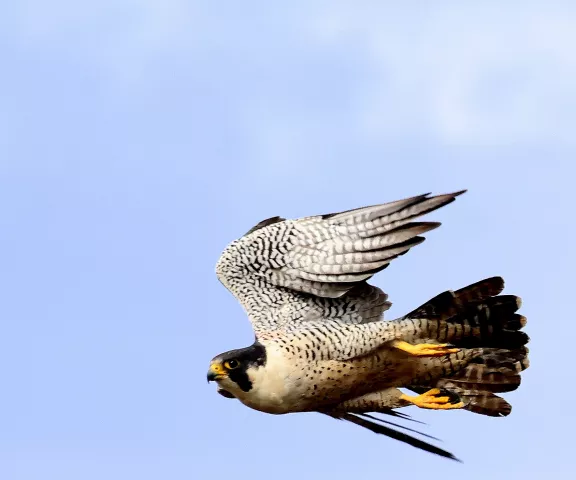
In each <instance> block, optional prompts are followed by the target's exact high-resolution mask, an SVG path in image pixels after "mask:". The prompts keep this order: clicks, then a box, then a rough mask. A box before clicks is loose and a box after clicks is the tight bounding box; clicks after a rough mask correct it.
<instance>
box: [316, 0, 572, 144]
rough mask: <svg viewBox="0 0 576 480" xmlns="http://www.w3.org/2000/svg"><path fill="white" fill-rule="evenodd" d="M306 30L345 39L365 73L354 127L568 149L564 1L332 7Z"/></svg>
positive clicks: (333, 41) (568, 27)
mask: <svg viewBox="0 0 576 480" xmlns="http://www.w3.org/2000/svg"><path fill="white" fill-rule="evenodd" d="M338 5H339V6H338V7H337V8H331V9H327V10H326V12H325V14H324V15H323V16H321V17H319V18H318V19H317V22H316V23H315V24H314V25H313V27H312V28H313V31H315V32H316V34H317V38H318V40H319V41H322V42H325V43H326V44H328V45H332V46H333V48H339V47H341V46H342V45H344V44H350V43H351V42H352V43H354V44H355V45H357V48H358V51H359V54H363V55H365V56H366V58H367V61H368V62H370V63H371V65H372V68H373V72H374V74H373V77H372V78H371V79H369V80H367V84H366V85H364V86H363V88H362V90H361V91H358V92H356V102H357V109H358V112H357V113H358V120H359V125H360V128H361V129H362V130H363V131H364V132H366V133H368V134H371V135H374V136H379V137H381V136H383V135H384V136H389V135H390V136H395V135H405V134H409V132H411V131H412V130H413V129H414V128H415V127H417V128H423V129H424V130H425V131H426V132H427V134H428V135H430V136H432V137H435V138H436V139H437V140H439V141H442V142H447V143H456V144H459V143H479V144H484V143H487V144H493V143H496V144H497V143H510V142H517V141H528V142H532V141H536V142H538V141H555V142H562V143H566V142H568V143H574V134H573V128H574V126H575V125H576V109H575V108H574V107H576V102H575V98H576V56H574V54H573V51H574V50H573V46H574V45H575V44H576V31H575V30H574V28H573V26H574V20H575V17H576V7H575V6H574V5H573V4H569V3H566V4H564V5H556V6H554V5H552V4H550V5H544V4H542V3H540V4H539V5H538V6H535V5H534V4H530V3H526V2H522V3H516V2H514V3H502V2H482V3H475V4H471V3H466V4H463V3H454V2H435V4H434V6H428V7H427V8H425V7H424V8H422V9H421V10H420V12H418V10H417V9H409V8H402V9H398V8H389V7H386V6H381V4H380V3H379V2H369V3H367V2H364V3H360V4H354V6H352V5H351V4H350V3H347V2H340V3H339V4H338Z"/></svg>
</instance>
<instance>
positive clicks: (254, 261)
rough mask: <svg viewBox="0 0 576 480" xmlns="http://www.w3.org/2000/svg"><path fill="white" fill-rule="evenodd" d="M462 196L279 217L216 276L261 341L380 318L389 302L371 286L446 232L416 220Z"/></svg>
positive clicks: (224, 259)
mask: <svg viewBox="0 0 576 480" xmlns="http://www.w3.org/2000/svg"><path fill="white" fill-rule="evenodd" d="M462 193H464V191H460V192H455V193H450V194H445V195H437V196H432V197H431V196H430V194H425V195H419V196H416V197H411V198H407V199H404V200H398V201H395V202H390V203H385V204H382V205H375V206H370V207H364V208H358V209H355V210H349V211H346V212H341V213H336V214H328V215H318V216H313V217H305V218H300V219H296V220H285V219H283V218H280V217H273V218H270V219H267V220H264V221H263V222H260V223H259V224H258V225H256V226H255V227H254V228H252V229H251V230H250V231H249V232H248V233H247V234H246V235H244V236H243V237H242V238H240V239H238V240H236V241H234V242H232V243H231V244H230V245H229V246H228V247H227V248H226V250H225V251H224V252H223V253H222V255H221V257H220V260H219V261H218V264H217V266H216V274H217V276H218V278H219V279H220V281H221V282H222V283H223V284H224V285H225V286H226V287H227V288H228V289H229V290H230V291H231V292H232V293H233V294H234V296H235V297H236V298H237V299H238V300H239V302H240V303H241V304H242V306H243V307H244V309H245V310H246V312H247V314H248V316H249V318H250V320H251V322H252V324H253V326H254V329H255V331H256V334H257V335H258V334H259V332H263V331H269V330H275V329H278V328H282V327H283V326H284V325H285V324H286V323H287V322H295V321H299V320H301V319H303V318H310V317H312V318H338V319H340V320H342V321H345V322H354V323H359V322H364V321H372V320H377V319H378V318H380V316H381V314H382V312H383V311H384V310H386V309H387V308H388V307H389V306H390V304H389V303H388V302H387V301H386V295H385V294H384V293H383V292H382V291H381V290H380V289H378V288H376V287H373V286H370V285H368V284H367V283H366V280H368V279H369V278H371V277H372V276H373V275H374V274H375V273H377V272H379V271H380V270H383V269H384V268H386V267H387V266H388V265H389V264H390V262H391V261H392V260H394V259H395V258H397V257H398V256H400V255H403V254H405V253H406V252H407V251H408V250H410V248H412V247H413V246H415V245H418V244H419V243H422V242H423V241H424V238H423V237H421V236H420V235H421V234H423V233H425V232H428V231H430V230H432V229H434V228H437V227H438V226H440V223H437V222H415V221H413V220H414V219H416V218H417V217H420V216H422V215H424V214H426V213H428V212H431V211H433V210H436V209H438V208H440V207H442V206H444V205H447V204H449V203H451V202H453V201H454V199H455V198H456V197H457V196H458V195H460V194H462Z"/></svg>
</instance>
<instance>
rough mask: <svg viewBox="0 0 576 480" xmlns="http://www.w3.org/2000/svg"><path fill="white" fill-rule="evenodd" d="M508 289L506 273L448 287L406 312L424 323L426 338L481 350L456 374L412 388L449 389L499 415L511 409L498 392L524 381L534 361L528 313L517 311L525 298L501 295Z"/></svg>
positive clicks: (473, 407)
mask: <svg viewBox="0 0 576 480" xmlns="http://www.w3.org/2000/svg"><path fill="white" fill-rule="evenodd" d="M503 288H504V280H503V279H502V278H500V277H492V278H487V279H485V280H481V281H480V282H477V283H474V284H472V285H469V286H467V287H464V288H461V289H460V290H456V291H454V292H453V291H447V292H443V293H441V294H440V295H437V296H436V297H434V298H433V299H431V300H429V301H428V302H426V303H425V304H423V305H421V306H420V307H418V308H417V309H415V310H414V311H412V312H410V313H409V314H408V315H406V317H405V318H407V319H412V320H413V319H418V320H419V321H420V322H421V323H422V327H423V329H424V330H425V331H424V335H423V337H428V338H429V339H430V340H435V341H438V342H442V343H450V344H452V345H454V346H456V347H459V348H463V349H469V348H470V349H472V348H473V349H478V351H479V352H480V353H479V354H478V355H477V356H476V357H474V358H473V359H472V360H471V361H470V362H469V363H468V364H467V365H466V366H465V367H464V368H462V369H460V370H458V371H456V372H454V373H453V374H451V375H447V376H446V377H444V378H440V379H438V380H436V381H434V382H432V385H426V386H424V385H419V386H416V387H410V388H411V389H413V390H414V391H416V392H417V393H422V392H423V391H426V390H428V389H430V388H432V387H437V388H443V389H445V390H446V391H448V392H450V393H451V394H453V395H455V396H457V397H459V398H460V400H462V401H463V402H464V404H465V407H464V408H465V409H466V410H469V411H471V412H474V413H479V414H482V415H489V416H495V417H496V416H506V415H509V414H510V412H511V411H512V407H511V406H510V404H509V403H508V402H507V401H506V400H504V399H503V398H501V397H499V396H497V395H495V393H504V392H510V391H512V390H516V389H517V388H518V387H519V386H520V372H522V371H523V370H525V369H526V368H528V366H529V365H530V363H529V360H528V348H526V347H525V345H526V343H528V341H529V337H528V335H526V334H525V333H524V332H522V331H520V330H521V329H522V328H523V327H524V326H525V325H526V318H525V317H523V316H522V315H519V314H518V313H516V312H517V311H518V309H519V308H520V305H521V301H520V298H518V297H516V296H514V295H500V293H501V292H502V290H503Z"/></svg>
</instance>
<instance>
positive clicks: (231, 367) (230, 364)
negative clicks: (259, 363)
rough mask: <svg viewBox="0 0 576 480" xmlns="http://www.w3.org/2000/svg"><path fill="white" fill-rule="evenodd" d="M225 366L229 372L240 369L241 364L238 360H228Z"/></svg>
mask: <svg viewBox="0 0 576 480" xmlns="http://www.w3.org/2000/svg"><path fill="white" fill-rule="evenodd" d="M224 366H225V367H226V368H227V369H228V370H234V369H235V368H238V367H239V366H240V362H239V361H238V360H228V361H226V362H224Z"/></svg>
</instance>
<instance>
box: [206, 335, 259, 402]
mask: <svg viewBox="0 0 576 480" xmlns="http://www.w3.org/2000/svg"><path fill="white" fill-rule="evenodd" d="M265 363H266V349H265V348H264V346H262V345H261V344H259V343H258V342H256V343H254V344H253V345H251V346H249V347H247V348H240V349H238V350H230V351H229V352H225V353H221V354H220V355H217V356H216V357H214V358H213V359H212V361H211V362H210V368H209V369H208V375H207V378H208V381H209V382H212V381H215V382H217V383H218V393H220V394H221V395H223V396H225V397H228V398H233V397H234V396H235V395H234V391H237V390H241V391H243V392H249V391H250V390H251V389H252V380H253V377H252V375H251V373H252V372H253V371H254V370H256V369H258V368H260V367H262V366H264V365H265Z"/></svg>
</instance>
